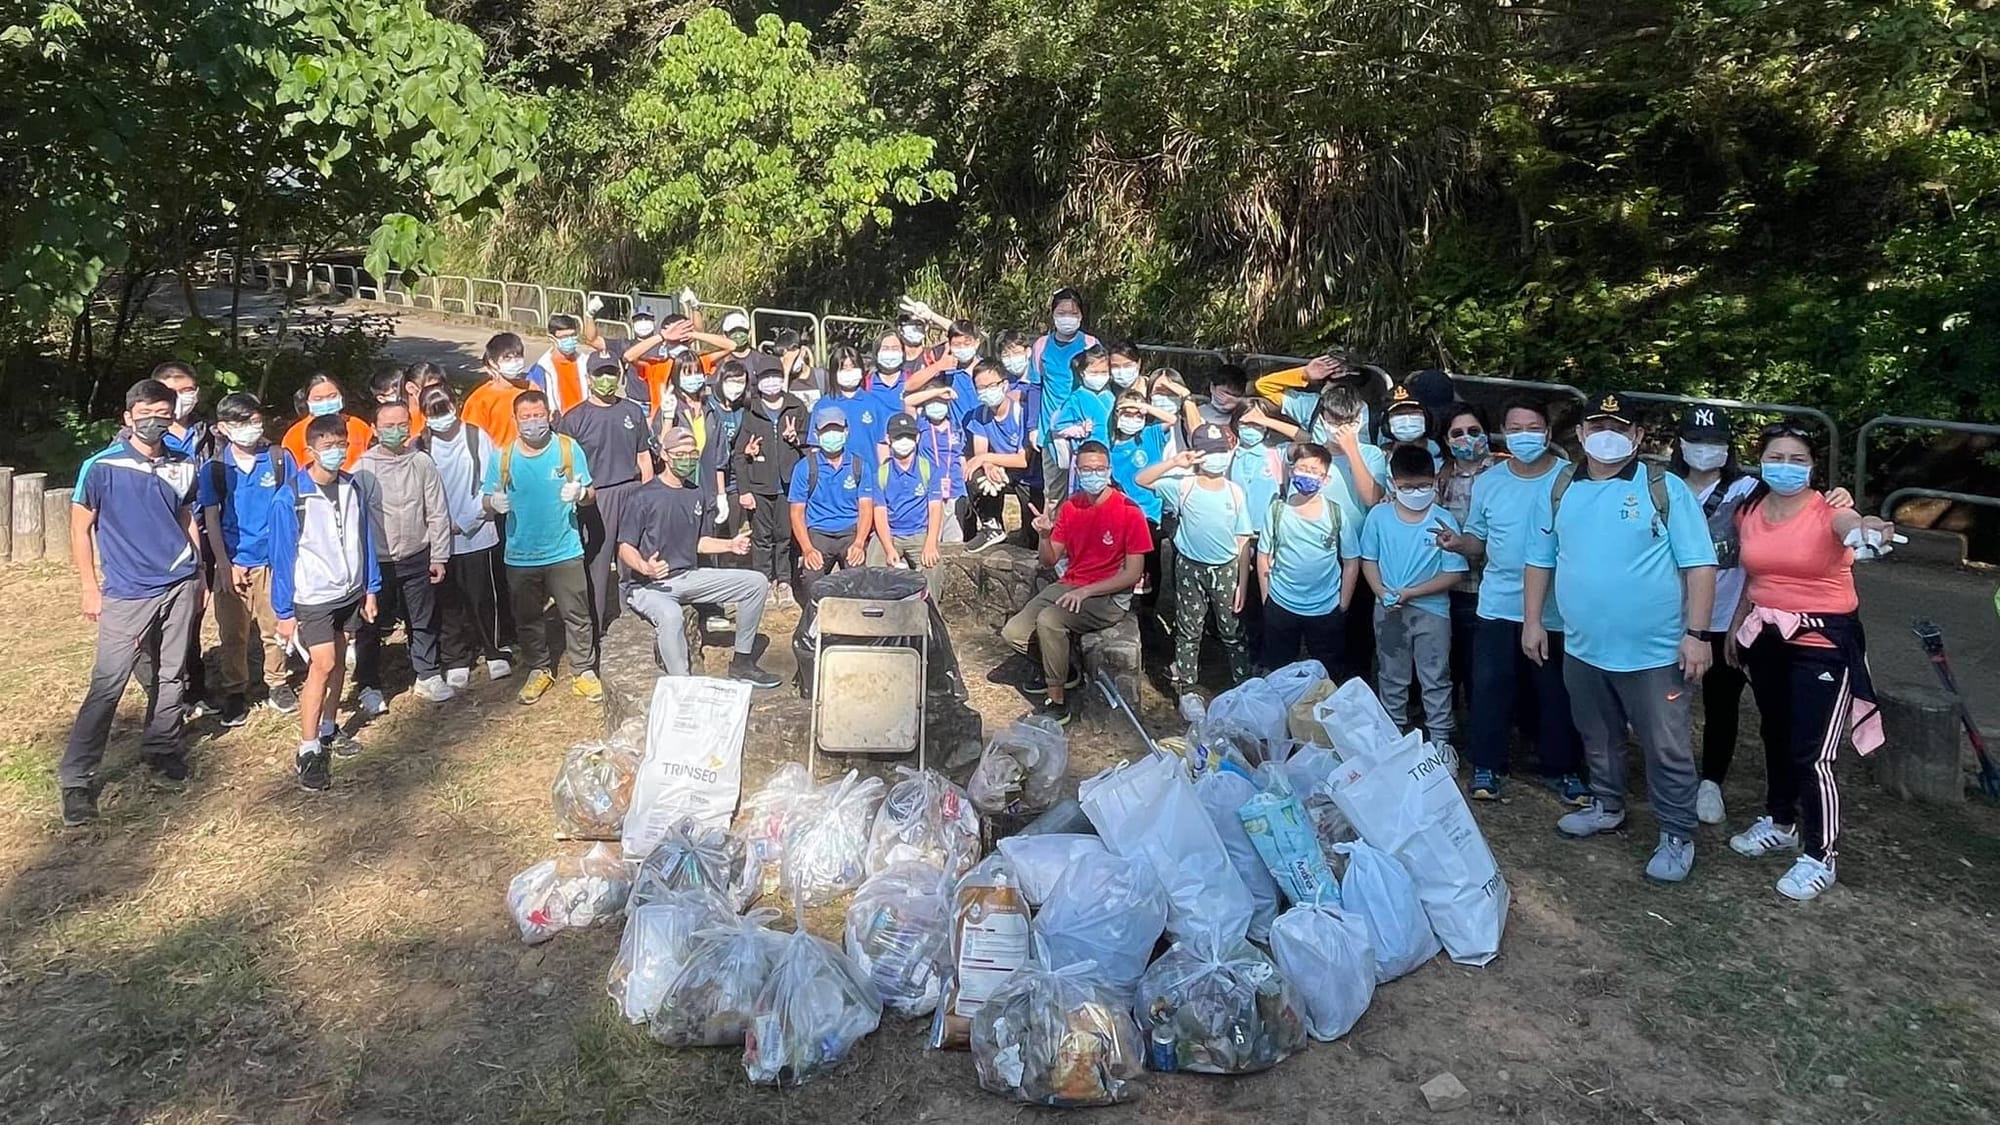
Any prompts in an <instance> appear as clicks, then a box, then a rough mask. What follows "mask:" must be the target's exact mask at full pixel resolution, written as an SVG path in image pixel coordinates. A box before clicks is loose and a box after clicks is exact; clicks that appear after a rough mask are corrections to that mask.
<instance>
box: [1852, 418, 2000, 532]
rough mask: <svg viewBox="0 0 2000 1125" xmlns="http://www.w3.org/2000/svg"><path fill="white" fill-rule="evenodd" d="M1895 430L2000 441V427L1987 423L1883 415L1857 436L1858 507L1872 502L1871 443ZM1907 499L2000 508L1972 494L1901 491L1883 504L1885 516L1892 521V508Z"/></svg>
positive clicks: (1864, 425) (1998, 501)
mask: <svg viewBox="0 0 2000 1125" xmlns="http://www.w3.org/2000/svg"><path fill="white" fill-rule="evenodd" d="M1890 427H1894V428H1896V429H1903V430H1945V431H1948V432H1950V433H1956V434H1979V435H1983V436H1986V437H2000V426H1995V425H1988V424H1987V423H1984V422H1957V421H1948V420H1946V419H1943V418H1906V417H1904V416H1902V415H1898V414H1883V415H1880V416H1877V417H1874V418H1870V419H1868V420H1867V421H1866V422H1863V423H1861V428H1860V429H1858V430H1856V431H1855V432H1854V499H1855V502H1856V503H1862V504H1865V503H1867V501H1868V439H1869V437H1870V436H1872V435H1873V434H1875V433H1876V431H1878V430H1882V429H1885V428H1890ZM1905 495H1910V496H1927V497H1930V498H1933V499H1941V500H1958V501H1961V502H1963V503H1967V504H1991V505H2000V499H1996V498H1994V497H1991V496H1975V495H1974V494H1972V493H1968V492H1942V491H1939V490H1936V489H1925V488H1899V489H1897V490H1895V491H1894V492H1891V493H1890V494H1889V496H1888V498H1887V499H1885V500H1883V501H1882V516H1883V518H1884V519H1887V518H1888V517H1889V513H1890V511H1892V510H1893V508H1892V505H1893V504H1894V503H1895V501H1896V500H1898V499H1899V498H1902V497H1903V496H1905Z"/></svg>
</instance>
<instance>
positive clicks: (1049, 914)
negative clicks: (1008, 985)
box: [1034, 852, 1168, 998]
mask: <svg viewBox="0 0 2000 1125" xmlns="http://www.w3.org/2000/svg"><path fill="white" fill-rule="evenodd" d="M1167 909H1168V896H1167V890H1166V888H1164V887H1162V886H1161V885H1160V880H1159V877H1158V876H1157V875H1156V874H1154V871H1153V868H1152V865H1151V864H1149V863H1147V862H1146V860H1145V859H1143V858H1139V857H1133V858H1127V857H1124V856H1117V855H1113V854H1111V853H1110V852H1084V853H1082V854H1080V855H1078V856H1077V857H1076V858H1075V859H1073V860H1071V861H1070V865H1069V866H1068V867H1067V868H1064V869H1063V873H1062V877H1061V878H1059V879H1057V880H1056V886H1055V890H1054V891H1053V892H1052V893H1051V894H1050V895H1049V898H1048V901H1047V902H1045V903H1044V904H1043V905H1042V909H1041V912H1040V913H1039V914H1037V915H1036V916H1035V922H1034V931H1035V938H1036V943H1037V947H1038V948H1039V949H1040V950H1041V952H1042V956H1043V958H1044V959H1045V960H1044V963H1045V964H1047V965H1048V966H1049V967H1050V968H1061V967H1062V966H1064V965H1076V964H1081V963H1082V962H1085V961H1088V962H1091V963H1092V964H1095V965H1096V966H1097V973H1098V975H1099V976H1101V977H1102V978H1104V981H1105V983H1106V984H1108V985H1109V986H1110V987H1111V988H1112V989H1114V990H1115V991H1116V992H1117V993H1118V995H1120V996H1124V997H1127V998H1129V997H1130V996H1131V995H1132V990H1133V988H1134V987H1136V986H1137V985H1138V983H1139V975H1140V974H1141V973H1143V972H1145V971H1146V962H1147V960H1148V959H1150V958H1151V957H1152V956H1153V947H1154V946H1156V945H1158V944H1159V942H1160V934H1161V932H1162V931H1164V930H1165V929H1166V926H1167Z"/></svg>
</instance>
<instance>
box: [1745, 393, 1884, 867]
mask: <svg viewBox="0 0 2000 1125" xmlns="http://www.w3.org/2000/svg"><path fill="white" fill-rule="evenodd" d="M1757 464H1758V473H1759V477H1760V482H1759V484H1758V486H1757V488H1756V490H1755V491H1754V492H1752V493H1751V494H1750V496H1749V498H1748V499H1746V500H1745V501H1744V502H1743V504H1742V506H1741V507H1740V508H1739V509H1738V511H1737V515H1736V524H1737V535H1738V536H1739V539H1740V551H1741V562H1742V567H1743V574H1744V579H1745V581H1744V590H1743V596H1742V598H1741V599H1740V600H1739V601H1738V602H1737V605H1736V610H1735V613H1734V615H1733V617H1732V620H1731V621H1730V628H1729V637H1730V644H1729V647H1728V651H1727V653H1726V656H1727V657H1728V659H1729V661H1730V662H1731V663H1734V664H1738V665H1741V666H1742V667H1743V668H1744V669H1745V670H1747V671H1748V672H1749V674H1750V689H1751V692H1752V693H1753V694H1754V695H1755V696H1756V699H1757V713H1758V716H1759V718H1760V719H1761V720H1762V729H1763V738H1764V767H1765V777H1766V785H1767V788H1766V800H1765V806H1764V807H1765V815H1763V816H1760V817H1758V818H1757V820H1756V822H1755V823H1754V824H1752V825H1751V826H1750V827H1749V828H1748V829H1747V830H1745V831H1743V832H1741V833H1738V834H1737V835H1736V836H1735V837H1733V838H1732V839H1731V840H1730V841H1729V846H1730V847H1731V848H1732V849H1734V850H1735V851H1736V852H1737V853H1738V854H1739V855H1745V856H1750V857H1752V858H1757V857H1761V856H1767V855H1774V854H1775V855H1783V854H1787V853H1790V852H1794V851H1797V852H1799V853H1800V854H1799V857H1798V858H1797V859H1796V860H1794V861H1793V862H1792V867H1791V870H1789V871H1787V872H1785V874H1784V875H1783V876H1781V877H1780V878H1779V879H1778V893H1779V894H1781V895H1783V896H1785V897H1786V898H1788V899H1792V900H1793V901H1796V902H1803V901H1806V900H1808V899H1812V898H1817V897H1818V896H1819V895H1820V894H1821V893H1822V892H1824V891H1825V890H1826V889H1827V888H1828V887H1831V886H1833V884H1834V882H1835V876H1836V874H1837V872H1836V865H1837V863H1836V851H1837V848H1836V845H1837V844H1838V842H1839V839H1840V828H1841V823H1840V787H1839V783H1838V781H1837V780H1836V778H1835V776H1834V761H1835V759H1836V758H1837V757H1838V756H1839V753H1840V746H1841V743H1843V742H1852V743H1853V744H1854V748H1855V750H1856V751H1858V752H1860V753H1861V754H1864V755H1865V754H1868V753H1871V752H1873V751H1875V750H1876V749H1879V748H1880V747H1881V745H1882V741H1883V736H1882V719H1881V715H1880V713H1879V712H1878V711H1877V710H1876V703H1875V690H1874V685H1873V684H1872V683H1871V682H1870V680H1869V675H1868V652H1867V646H1866V644H1865V642H1864V641H1863V639H1862V632H1861V618H1860V616H1859V611H1860V606H1861V602H1860V599H1859V598H1858V597H1857V596H1856V594H1855V590H1854V559H1855V554H1856V549H1857V548H1862V549H1867V550H1869V551H1870V553H1871V554H1880V553H1882V552H1885V551H1886V550H1888V549H1889V546H1890V544H1892V543H1893V542H1894V541H1895V536H1896V526H1895V525H1894V524H1892V523H1890V522H1889V521H1887V520H1882V519H1877V518H1876V517H1874V516H1864V515H1861V514H1860V513H1858V512H1856V511H1854V510H1853V509H1852V508H1851V507H1840V506H1837V505H1835V504H1834V503H1833V502H1832V500H1831V498H1829V497H1828V496H1826V495H1825V494H1823V493H1821V492H1819V491H1817V490H1816V489H1814V488H1813V487H1812V474H1813V453H1812V446H1811V445H1810V444H1809V443H1808V442H1807V439H1806V434H1805V432H1804V431H1802V430H1799V429H1797V428H1796V427H1794V426H1792V425H1791V424H1789V423H1785V422H1780V423H1778V424H1777V425H1774V426H1770V427H1767V428H1766V429H1765V430H1764V432H1763V433H1762V434H1760V435H1759V436H1758V440H1757Z"/></svg>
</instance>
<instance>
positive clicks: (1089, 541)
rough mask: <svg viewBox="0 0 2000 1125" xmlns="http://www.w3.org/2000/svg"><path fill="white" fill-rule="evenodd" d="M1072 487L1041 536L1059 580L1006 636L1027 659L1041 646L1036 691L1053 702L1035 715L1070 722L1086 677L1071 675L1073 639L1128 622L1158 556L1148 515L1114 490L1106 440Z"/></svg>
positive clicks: (1085, 457)
mask: <svg viewBox="0 0 2000 1125" xmlns="http://www.w3.org/2000/svg"><path fill="white" fill-rule="evenodd" d="M1074 470H1075V471H1074V473H1073V474H1072V476H1071V480H1072V481H1074V482H1075V484H1076V488H1077V491H1075V492H1073V493H1071V494H1070V495H1069V496H1068V497H1067V498H1065V499H1064V500H1063V501H1062V503H1061V504H1060V505H1059V506H1058V507H1057V508H1056V514H1055V517H1054V518H1053V519H1051V518H1050V517H1049V516H1048V515H1046V514H1044V513H1043V512H1042V510H1041V509H1039V508H1033V509H1031V510H1032V511H1033V513H1034V517H1035V519H1034V525H1033V526H1034V529H1035V532H1036V534H1038V535H1039V536H1040V537H1041V559H1042V565H1043V566H1047V567H1054V568H1055V569H1056V574H1057V578H1056V581H1054V582H1053V583H1050V584H1049V585H1048V586H1046V587H1044V588H1043V590H1042V592H1041V593H1039V594H1036V595H1035V596H1034V597H1033V598H1031V599H1029V601H1028V604H1027V605H1025V606H1023V607H1022V608H1021V612H1019V613H1017V614H1015V615H1014V616H1013V617H1012V618H1011V619H1009V620H1008V622H1007V624H1006V625H1005V626H1004V627H1002V628H1001V630H1000V635H1001V636H1002V637H1004V638H1006V640H1007V643H1008V644H1010V645H1012V646H1014V651H1015V652H1018V653H1020V654H1021V655H1023V656H1027V655H1028V653H1029V650H1030V646H1032V645H1034V644H1036V643H1038V642H1039V644H1040V645H1041V650H1042V682H1041V683H1033V682H1031V683H1030V684H1029V685H1028V687H1029V690H1030V691H1038V692H1041V691H1045V692H1047V694H1048V700H1047V702H1045V703H1043V704H1042V705H1041V706H1040V707H1038V708H1036V711H1035V713H1036V714H1038V715H1045V716H1047V717H1048V718H1051V719H1054V720H1055V721H1056V722H1058V723H1063V724H1065V725H1067V724H1068V723H1069V716H1070V712H1069V701H1068V699H1067V694H1068V691H1069V689H1070V688H1073V687H1078V686H1081V685H1082V683H1083V675H1082V673H1081V672H1077V673H1074V674H1072V673H1071V671H1070V641H1071V638H1073V637H1077V636H1081V635H1083V634H1085V633H1095V632H1099V631H1100V630H1104V629H1109V628H1111V627H1112V626H1113V625H1116V624H1118V623H1119V622H1120V621H1123V620H1124V619H1125V614H1126V613H1127V612H1129V611H1130V610H1131V607H1132V587H1134V586H1136V585H1138V583H1139V578H1140V576H1141V575H1143V574H1144V573H1145V572H1146V553H1147V552H1149V551H1151V550H1152V549H1153V535H1152V531H1151V530H1150V528H1149V527H1148V526H1147V524H1146V513H1144V512H1142V511H1140V510H1139V506H1138V505H1137V504H1134V503H1133V502H1132V501H1131V500H1130V499H1129V498H1127V497H1126V495H1125V494H1124V493H1123V492H1120V491H1118V489H1116V488H1114V487H1112V485H1111V453H1110V451H1109V450H1108V449H1106V448H1105V445H1104V443H1103V442H1101V441H1086V442H1084V443H1083V444H1082V445H1081V446H1079V447H1078V448H1077V451H1076V460H1075V462H1074Z"/></svg>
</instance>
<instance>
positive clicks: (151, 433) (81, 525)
mask: <svg viewBox="0 0 2000 1125" xmlns="http://www.w3.org/2000/svg"><path fill="white" fill-rule="evenodd" d="M174 417H175V409H174V392H173V391H171V390H169V389H167V387H166V386H165V385H164V384H162V383H160V382H158V381H157V380H153V379H145V380H141V381H140V382H138V383H135V384H133V386H132V389H131V390H129V391H126V392H125V426H126V428H127V429H128V430H129V431H130V432H129V435H128V436H127V437H126V438H125V439H124V440H122V441H120V442H119V443H118V444H116V445H114V446H112V447H111V448H109V449H106V450H104V451H103V452H101V453H99V454H97V455H96V456H94V457H92V458H91V459H90V460H88V461H85V462H84V463H83V468H82V470H81V471H80V472H79V473H78V474H77V485H76V491H75V493H74V497H73V514H72V516H71V518H70V534H69V549H70V558H71V560H72V561H73V562H74V563H75V564H76V572H77V574H78V576H79V577H80V579H81V582H82V586H83V616H84V617H85V618H86V619H88V620H91V621H95V622H96V623H97V659H96V662H95V664H94V665H93V666H92V668H91V671H90V689H89V691H88V692H87V693H86V694H85V695H84V698H83V706H82V707H80V708H78V710H77V714H76V724H75V725H74V726H72V727H71V728H70V733H69V743H68V745H67V746H65V747H64V749H63V756H62V764H61V766H60V767H59V768H58V770H57V778H58V780H59V781H60V783H61V785H62V809H63V823H64V824H68V825H72V826H74V825H79V824H85V823H88V822H89V821H91V820H94V819H96V817H97V792H96V786H95V783H96V779H97V767H98V766H99V765H100V764H101V763H102V762H103V761H104V742H105V739H106V737H107V736H109V734H110V733H111V720H112V717H113V716H114V715H115V714H116V713H117V711H118V698H119V696H121V695H123V694H124V693H125V684H126V682H127V681H128V680H130V679H131V678H132V670H133V667H134V665H136V664H137V663H138V659H139V653H140V652H142V651H146V650H154V651H157V652H158V653H159V664H158V666H157V671H158V683H157V687H156V689H155V694H154V699H153V708H152V711H151V714H150V715H149V717H148V719H147V721H146V734H145V740H144V742H143V743H142V745H141V752H142V753H143V754H144V755H145V757H146V764H147V765H148V766H149V767H150V768H151V769H152V771H153V773H154V774H155V775H156V776H157V777H159V778H161V779H163V780H165V781H169V782H175V783H178V782H181V781H185V780H187V775H188V770H187V760H186V758H184V757H183V756H182V748H181V722H182V718H183V709H184V704H183V691H184V689H185V687H186V683H187V653H188V646H189V641H188V637H189V631H190V629H191V628H192V626H193V623H194V612H195V603H196V601H198V600H199V599H200V597H201V593H200V590H199V589H198V588H197V587H196V585H195V573H196V571H197V570H198V569H199V564H200V561H201V546H200V543H201V540H200V533H199V532H198V531H197V530H196V527H195V521H194V514H193V511H194V508H193V506H194V499H195V466H194V462H193V461H190V460H189V459H188V458H187V457H185V456H183V455H182V454H180V453H176V452H174V451H172V450H170V449H168V448H167V447H166V435H167V431H168V429H169V428H170V427H171V426H172V425H173V421H174ZM100 562H102V564H103V567H104V578H103V583H102V585H100V584H99V582H98V578H97V574H98V569H97V568H98V565H99V563H100Z"/></svg>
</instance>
